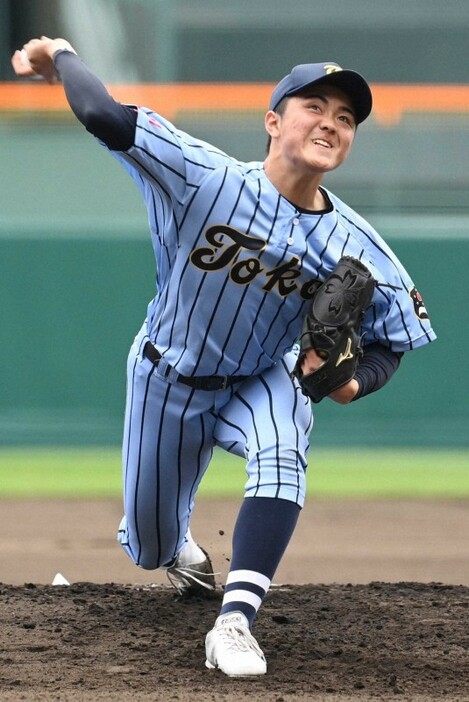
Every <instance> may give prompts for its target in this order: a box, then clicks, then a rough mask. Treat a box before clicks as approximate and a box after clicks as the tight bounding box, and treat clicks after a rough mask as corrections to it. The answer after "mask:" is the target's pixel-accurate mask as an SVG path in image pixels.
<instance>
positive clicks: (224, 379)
mask: <svg viewBox="0 0 469 702" xmlns="http://www.w3.org/2000/svg"><path fill="white" fill-rule="evenodd" d="M227 387H228V376H227V375H223V376H222V378H221V385H220V390H226V388H227Z"/></svg>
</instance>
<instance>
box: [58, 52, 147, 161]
mask: <svg viewBox="0 0 469 702" xmlns="http://www.w3.org/2000/svg"><path fill="white" fill-rule="evenodd" d="M53 59H54V65H55V68H56V70H57V73H58V74H59V76H60V79H61V81H62V83H63V86H64V90H65V94H66V96H67V100H68V102H69V104H70V107H71V109H72V110H73V112H74V113H75V115H76V117H77V118H78V119H79V120H80V122H81V123H82V124H83V125H84V126H85V127H86V129H87V130H88V131H89V132H91V134H94V136H96V137H97V138H98V139H101V140H102V141H103V142H104V143H105V144H107V146H109V148H111V149H114V150H119V151H125V150H127V149H128V148H130V146H132V144H133V143H134V138H135V125H136V113H135V111H134V110H132V109H130V108H129V107H127V106H126V105H121V104H120V103H118V102H116V101H115V100H114V99H113V98H112V97H111V95H110V94H109V93H108V91H107V89H106V87H105V86H104V85H103V83H102V82H101V80H100V79H99V78H98V77H97V76H95V74H94V73H93V72H92V71H91V70H90V69H89V68H88V67H87V66H86V65H85V64H84V63H83V61H82V60H81V59H80V58H79V56H77V55H76V54H74V53H71V52H70V51H66V50H60V49H59V51H57V52H55V53H54V57H53Z"/></svg>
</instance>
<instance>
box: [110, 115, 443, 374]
mask: <svg viewBox="0 0 469 702" xmlns="http://www.w3.org/2000/svg"><path fill="white" fill-rule="evenodd" d="M113 153H114V155H115V156H116V158H118V159H119V160H120V161H121V162H123V163H124V165H125V167H126V169H127V170H128V171H129V172H130V174H131V175H132V177H133V178H134V179H135V180H136V182H137V184H138V186H139V187H140V189H141V191H142V193H143V197H144V199H145V203H146V205H147V208H148V214H149V224H150V230H151V236H152V242H153V249H154V252H155V257H156V263H157V294H156V296H155V298H154V299H153V300H152V301H151V302H150V304H149V306H148V312H147V329H148V335H149V336H150V338H151V339H152V341H154V343H155V345H156V346H157V348H158V349H159V351H160V352H161V353H162V354H163V355H164V357H165V359H166V361H167V362H168V363H169V364H170V365H172V366H173V367H174V368H175V369H176V370H177V371H178V372H179V373H181V374H183V375H214V374H216V375H238V374H241V375H251V374H254V373H257V372H259V371H261V370H263V369H265V368H267V367H269V366H271V365H272V364H273V363H275V362H276V361H278V360H279V358H281V357H282V356H283V355H284V354H285V352H286V351H287V350H289V349H290V348H291V347H292V345H293V344H294V343H295V341H296V340H297V338H298V336H299V333H300V330H301V325H302V319H303V317H304V314H305V312H306V309H307V305H308V300H309V298H310V291H311V289H310V284H311V282H312V281H314V280H317V279H318V278H320V279H324V278H325V277H326V275H327V274H328V273H329V272H330V271H331V270H332V269H333V267H334V265H335V263H336V262H337V260H338V259H339V258H340V257H341V256H342V255H350V256H354V257H356V258H359V259H361V260H362V261H363V263H364V264H365V265H366V266H368V267H369V269H370V270H371V272H372V274H373V276H374V277H375V279H376V280H378V281H379V282H380V283H382V285H379V286H378V287H377V289H376V291H375V294H374V296H373V304H372V305H371V307H370V308H369V310H368V312H367V314H366V316H365V319H364V323H363V331H364V332H366V337H365V343H371V342H373V341H381V342H382V343H383V344H384V345H387V346H390V347H391V348H392V349H393V350H395V351H407V350H410V349H412V348H416V347H418V346H421V345H423V344H425V343H428V342H429V341H431V340H433V339H434V338H435V334H434V332H433V330H432V328H431V325H430V321H429V319H428V318H427V316H426V313H425V310H424V307H423V302H422V301H421V298H420V297H419V295H418V293H417V291H416V290H415V288H414V284H413V282H412V280H411V279H410V277H409V275H408V273H407V272H406V270H405V269H404V267H403V266H402V265H401V263H400V262H399V261H398V259H397V258H396V256H395V255H394V254H393V253H392V251H391V250H390V249H389V247H388V246H387V244H386V243H385V242H384V241H383V240H382V238H381V237H380V236H379V235H378V234H377V233H376V232H375V231H374V230H373V228H372V227H371V226H370V225H369V224H368V223H367V222H366V221H365V220H364V219H363V218H361V217H359V216H358V215H357V214H356V213H355V212H354V211H353V210H352V209H350V208H349V207H347V205H345V204H344V203H343V202H342V201H341V200H339V199H338V198H337V197H335V196H334V195H333V194H332V193H330V192H328V191H327V193H328V195H329V199H330V201H331V202H332V205H333V207H332V208H331V211H330V212H326V213H322V214H321V213H317V214H316V213H307V212H304V211H299V210H298V209H297V208H296V207H295V206H294V205H292V204H291V203H290V202H288V201H287V200H286V199H285V198H284V197H282V196H281V195H280V194H279V193H278V191H277V190H276V189H275V188H274V186H273V185H272V184H271V182H270V181H269V180H268V178H267V177H266V175H265V173H264V169H263V164H262V163H260V162H253V163H241V162H239V161H236V160H235V159H233V158H231V157H229V156H227V155H226V154H224V153H223V152H221V151H220V150H218V149H216V148H215V147H213V146H211V145H209V144H207V143H205V142H202V141H200V140H197V139H194V138H193V137H191V136H189V135H188V134H185V133H184V132H181V131H179V130H177V129H176V128H175V127H174V126H173V125H172V124H171V123H170V122H168V121H167V120H165V119H164V118H163V117H161V116H159V115H157V114H155V113H153V112H151V111H149V110H147V109H146V108H142V109H140V110H139V115H138V122H137V130H136V138H135V145H134V146H133V147H132V148H130V149H129V150H128V151H127V152H125V153H122V152H113Z"/></svg>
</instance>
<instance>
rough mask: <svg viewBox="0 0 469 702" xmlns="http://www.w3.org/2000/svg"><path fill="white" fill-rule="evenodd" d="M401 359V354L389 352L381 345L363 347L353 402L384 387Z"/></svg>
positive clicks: (356, 374) (356, 375) (389, 350)
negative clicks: (356, 390)
mask: <svg viewBox="0 0 469 702" xmlns="http://www.w3.org/2000/svg"><path fill="white" fill-rule="evenodd" d="M401 358H402V353H397V352H395V351H391V349H388V348H386V347H385V346H383V345H382V344H379V343H375V344H370V345H369V346H365V348H364V353H363V358H362V360H361V362H360V364H359V366H358V369H357V371H356V373H355V380H356V381H357V382H358V392H357V393H356V395H355V396H354V397H353V400H358V399H359V398H360V397H365V395H369V394H370V393H372V392H376V391H377V390H380V389H381V388H382V387H384V385H386V383H388V382H389V381H390V380H391V378H392V376H393V375H394V373H395V372H396V371H397V369H398V368H399V364H400V362H401Z"/></svg>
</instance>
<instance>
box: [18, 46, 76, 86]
mask: <svg viewBox="0 0 469 702" xmlns="http://www.w3.org/2000/svg"><path fill="white" fill-rule="evenodd" d="M60 49H66V50H67V51H72V52H73V53H76V51H75V50H74V48H73V47H72V45H71V44H70V43H69V42H68V41H66V40H65V39H50V38H49V37H45V36H42V37H41V38H40V39H31V40H30V41H28V42H27V43H26V44H25V45H24V46H23V48H22V49H21V50H17V51H15V53H14V54H13V56H12V57H11V65H12V66H13V70H14V71H15V73H16V75H17V76H19V77H20V78H32V77H34V76H40V77H42V78H44V80H46V81H47V82H48V83H51V84H53V83H57V82H58V80H59V78H58V75H57V72H56V70H55V67H54V61H53V56H54V54H55V52H56V51H59V50H60Z"/></svg>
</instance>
